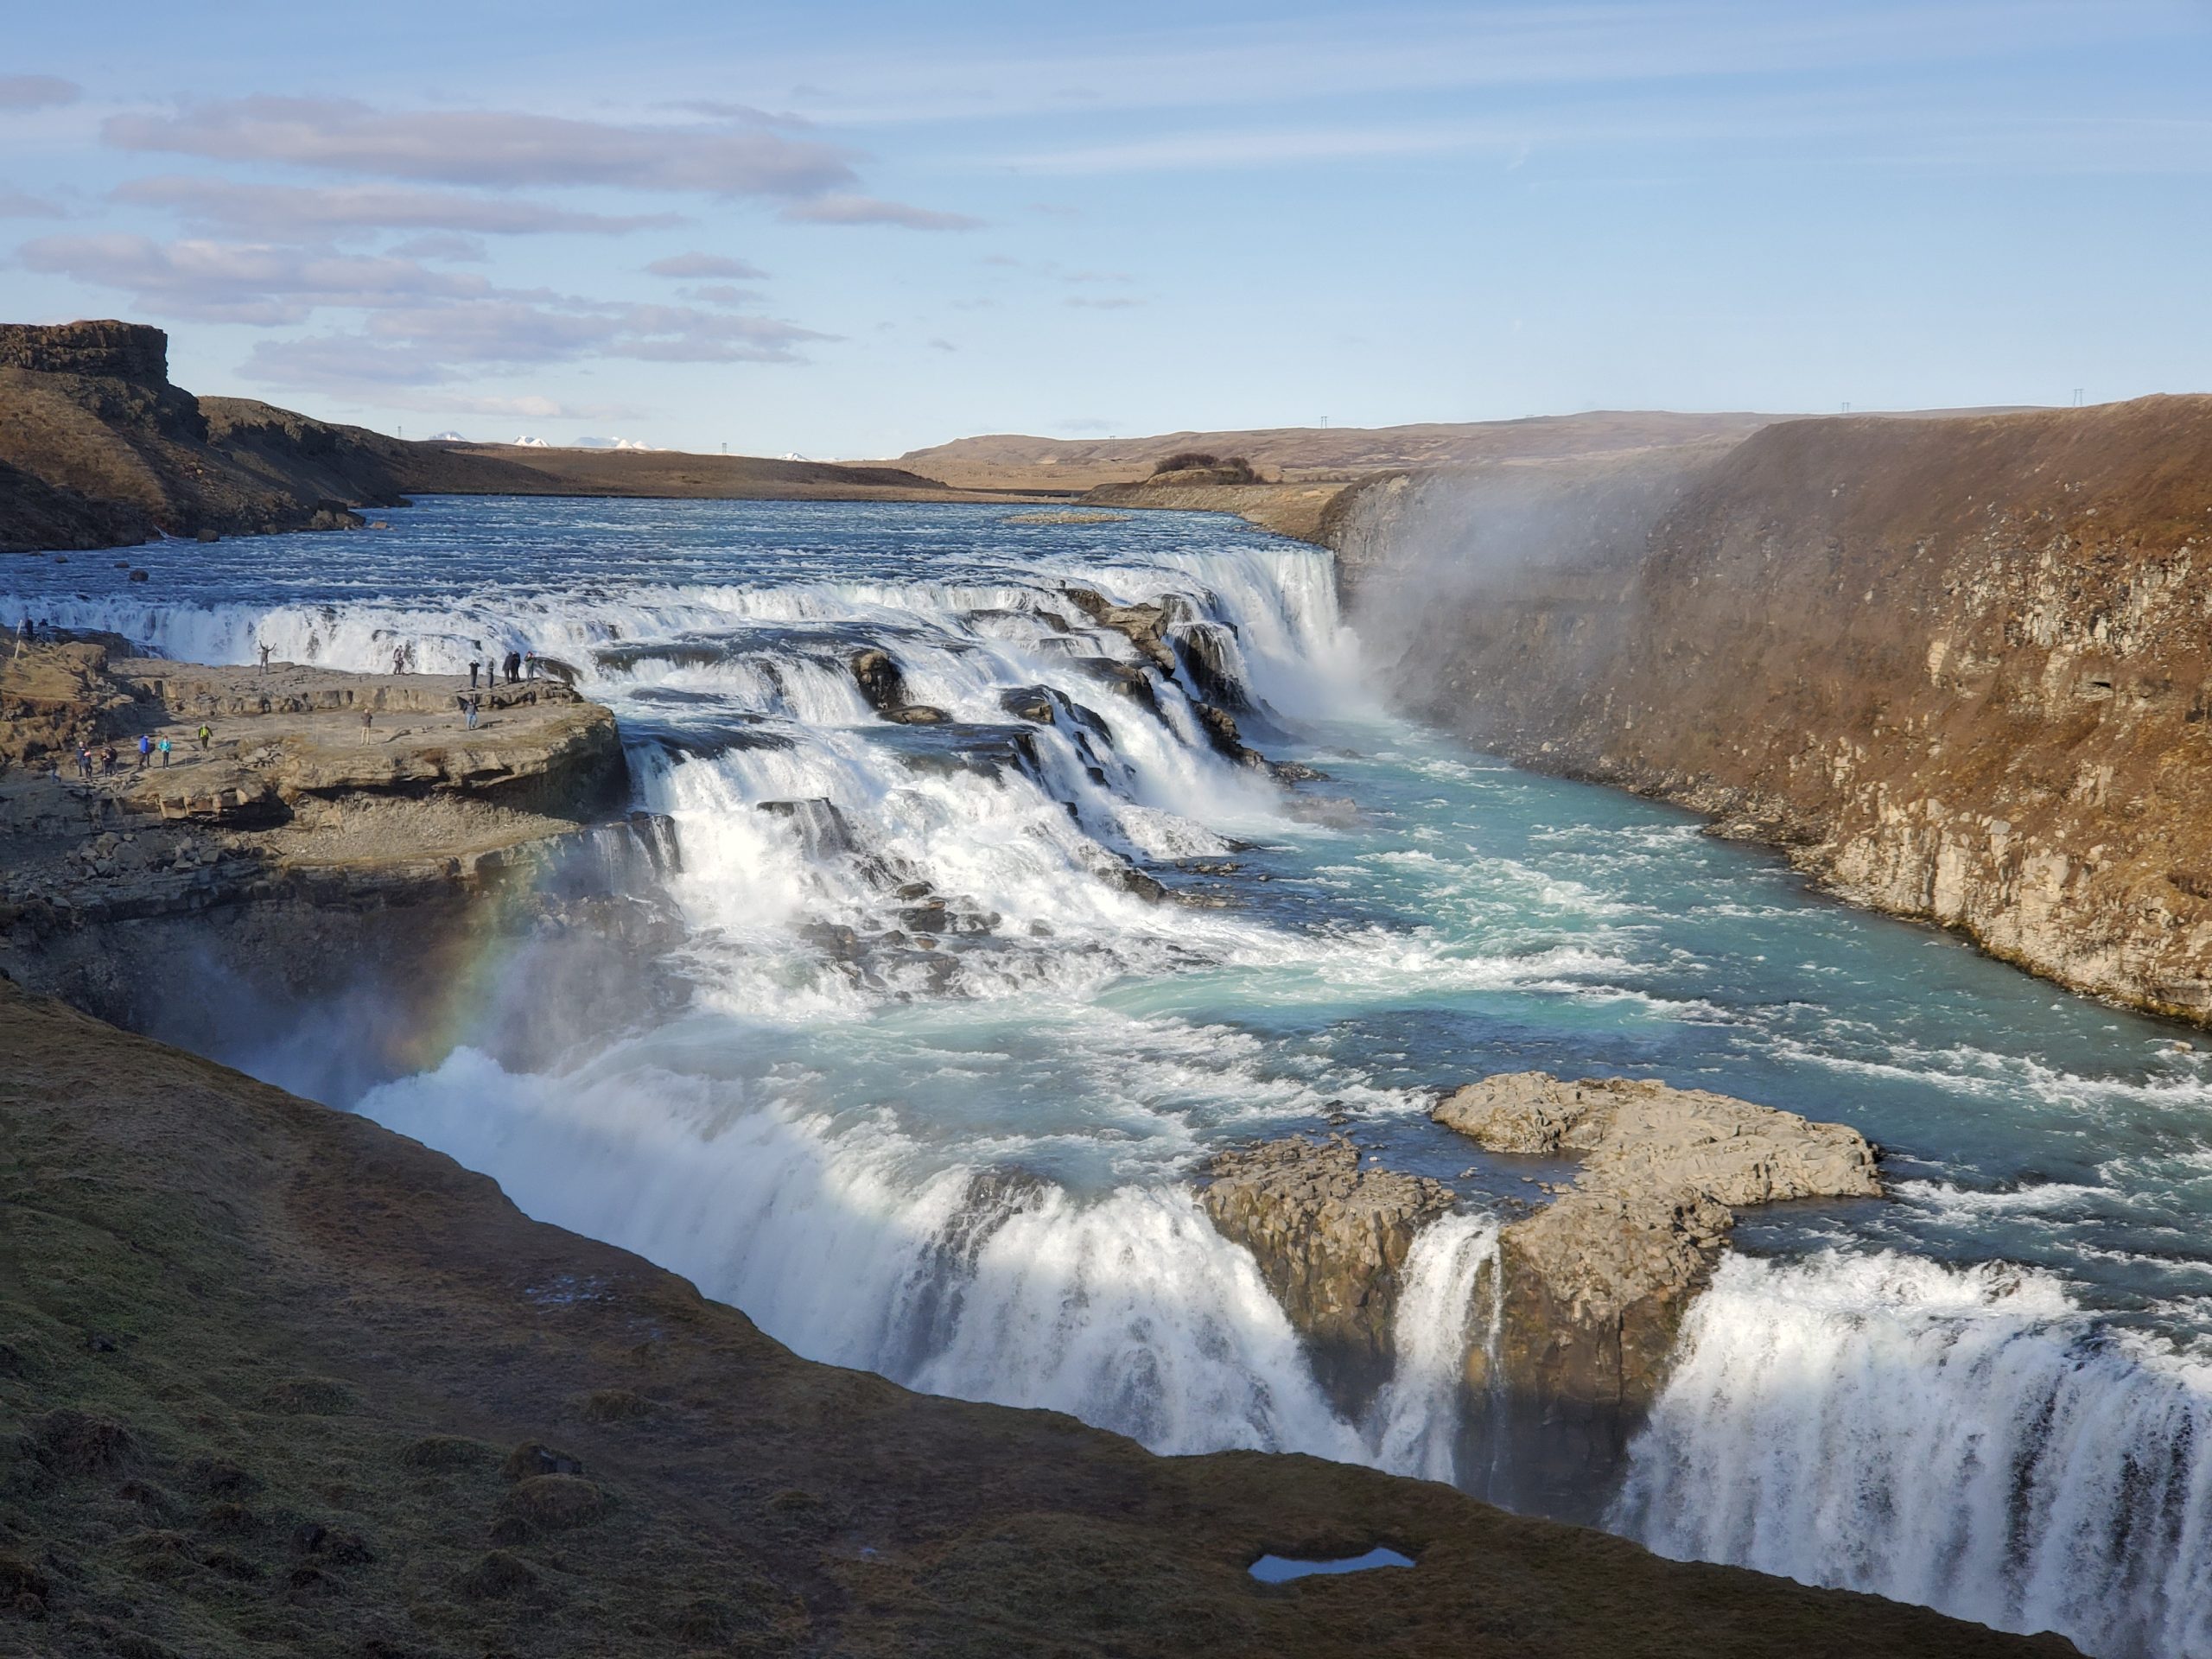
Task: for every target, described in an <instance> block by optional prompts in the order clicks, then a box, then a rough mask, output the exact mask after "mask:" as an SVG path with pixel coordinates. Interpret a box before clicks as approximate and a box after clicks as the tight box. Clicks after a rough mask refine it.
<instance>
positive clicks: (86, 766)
mask: <svg viewBox="0 0 2212 1659" xmlns="http://www.w3.org/2000/svg"><path fill="white" fill-rule="evenodd" d="M77 775H78V776H79V778H81V779H84V780H85V781H86V783H88V784H89V783H91V782H92V746H91V745H90V744H88V743H79V744H78V745H77Z"/></svg>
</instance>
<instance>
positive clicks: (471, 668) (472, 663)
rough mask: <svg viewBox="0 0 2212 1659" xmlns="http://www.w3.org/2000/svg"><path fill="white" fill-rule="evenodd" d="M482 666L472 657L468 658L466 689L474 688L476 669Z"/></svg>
mask: <svg viewBox="0 0 2212 1659" xmlns="http://www.w3.org/2000/svg"><path fill="white" fill-rule="evenodd" d="M482 666H483V664H481V663H480V662H478V661H477V660H476V659H475V658H474V657H472V658H469V659H468V689H469V690H472V691H474V690H475V689H476V671H477V670H478V669H480V668H481V667H482Z"/></svg>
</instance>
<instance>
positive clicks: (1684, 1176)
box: [1433, 1071, 1882, 1513]
mask: <svg viewBox="0 0 2212 1659" xmlns="http://www.w3.org/2000/svg"><path fill="white" fill-rule="evenodd" d="M1433 1116H1434V1117H1435V1118H1436V1121H1437V1122H1440V1123H1442V1124H1444V1125H1445V1126H1446V1128H1452V1129H1455V1130H1457V1131H1459V1133H1460V1134H1462V1135H1466V1136H1467V1137H1468V1138H1469V1139H1470V1140H1471V1141H1475V1142H1476V1143H1477V1144H1478V1145H1479V1146H1481V1147H1483V1148H1484V1150H1486V1151H1489V1152H1493V1153H1503V1154H1515V1155H1522V1156H1535V1157H1545V1158H1559V1157H1563V1156H1564V1157H1572V1158H1574V1159H1577V1160H1580V1164H1581V1169H1580V1173H1579V1174H1578V1175H1577V1177H1576V1179H1575V1180H1574V1182H1573V1185H1571V1186H1569V1187H1567V1189H1566V1190H1565V1191H1564V1192H1560V1193H1558V1194H1557V1195H1556V1196H1555V1197H1554V1198H1553V1200H1552V1202H1550V1203H1549V1204H1547V1205H1543V1206H1542V1207H1541V1208H1540V1209H1538V1210H1536V1211H1535V1212H1534V1213H1533V1214H1531V1215H1529V1216H1528V1217H1524V1218H1522V1219H1521V1220H1518V1221H1515V1222H1512V1223H1510V1224H1508V1225H1507V1226H1505V1227H1504V1228H1503V1230H1501V1231H1500V1233H1499V1235H1498V1257H1497V1274H1498V1275H1499V1283H1498V1284H1497V1286H1496V1287H1494V1291H1495V1294H1496V1295H1497V1307H1498V1313H1497V1333H1496V1341H1495V1346H1494V1348H1493V1349H1491V1350H1488V1351H1486V1350H1485V1349H1484V1348H1482V1347H1477V1348H1475V1349H1474V1350H1473V1351H1471V1352H1470V1353H1469V1355H1468V1373H1467V1376H1468V1383H1469V1385H1470V1387H1471V1389H1473V1390H1474V1391H1475V1393H1476V1394H1478V1395H1485V1394H1486V1395H1491V1396H1492V1397H1493V1398H1497V1399H1498V1400H1499V1401H1500V1402H1502V1403H1503V1406H1504V1407H1505V1410H1506V1415H1507V1421H1506V1423H1505V1424H1503V1425H1501V1426H1500V1432H1501V1433H1504V1434H1505V1435H1506V1436H1508V1437H1509V1438H1529V1439H1535V1440H1541V1443H1542V1445H1543V1446H1545V1448H1546V1451H1545V1455H1544V1457H1543V1458H1542V1459H1541V1464H1540V1465H1536V1466H1535V1467H1533V1468H1530V1469H1529V1470H1528V1471H1527V1472H1528V1474H1529V1476H1530V1477H1531V1478H1533V1479H1534V1481H1535V1483H1536V1488H1535V1490H1536V1491H1538V1492H1539V1493H1540V1494H1541V1497H1543V1498H1544V1499H1545V1500H1546V1501H1547V1502H1548V1506H1549V1507H1554V1508H1561V1507H1566V1508H1567V1512H1570V1513H1571V1512H1573V1510H1572V1507H1571V1506H1572V1505H1574V1504H1576V1503H1587V1502H1588V1499H1589V1495H1590V1494H1591V1493H1592V1491H1601V1490H1603V1489H1604V1487H1605V1483H1606V1480H1607V1478H1608V1476H1609V1475H1610V1474H1611V1471H1612V1470H1613V1469H1614V1468H1615V1467H1617V1466H1618V1461H1619V1459H1620V1456H1621V1453H1622V1452H1623V1451H1624V1449H1625V1447H1626V1446H1627V1441H1628V1436H1629V1435H1630V1433H1632V1432H1633V1431H1634V1429H1635V1427H1636V1426H1637V1423H1638V1422H1640V1421H1642V1419H1643V1414H1644V1412H1645V1411H1646V1409H1647V1408H1649V1405H1650V1402H1651V1401H1652V1399H1653V1398H1654V1396H1655V1395H1656V1394H1657V1393H1658V1390H1659V1388H1660V1385H1661V1384H1662V1383H1663V1382H1664V1381H1665V1380H1666V1376H1667V1368H1668V1363H1669V1355H1670V1354H1671V1352H1672V1351H1673V1348H1674V1342H1675V1332H1676V1330H1677V1329H1678V1327H1679V1326H1680V1325H1681V1319H1682V1315H1683V1313H1685V1312H1686V1311H1687V1310H1688V1306H1689V1304H1690V1301H1691V1300H1692V1299H1693V1298H1694V1296H1695V1295H1696V1294H1697V1293H1698V1292H1699V1291H1700V1289H1702V1288H1703V1287H1704V1286H1705V1283H1706V1281H1707V1279H1708V1278H1709V1277H1710V1276H1711V1274H1712V1271H1713V1264H1714V1262H1716V1261H1717V1260H1718V1258H1719V1254H1720V1250H1721V1248H1722V1246H1723V1244H1724V1243H1725V1241H1726V1237H1727V1235H1728V1231H1729V1230H1730V1229H1731V1228H1732V1226H1734V1224H1735V1219H1736V1218H1735V1211H1737V1210H1738V1209H1739V1208H1742V1207H1744V1206H1746V1205H1758V1204H1770V1203H1773V1202H1776V1201H1777V1200H1781V1199H1786V1198H1873V1197H1877V1196H1878V1195H1879V1194H1880V1192H1881V1190H1882V1187H1881V1182H1880V1179H1879V1178H1878V1176H1877V1175H1876V1173H1875V1150H1874V1148H1873V1147H1872V1146H1871V1145H1869V1144H1868V1142H1867V1141H1866V1137H1864V1136H1863V1135H1860V1134H1859V1132H1858V1131H1857V1130H1855V1129H1852V1128H1847V1127H1846V1126H1844V1125H1842V1124H1840V1123H1814V1122H1808V1121H1807V1120H1806V1119H1804V1118H1802V1117H1800V1116H1797V1115H1796V1113H1794V1112H1783V1111H1777V1110H1775V1109H1773V1108H1771V1107H1766V1106H1758V1105H1754V1104H1752V1103H1751V1102H1749V1101H1743V1100H1735V1099H1732V1098H1731V1097H1729V1096H1726V1095H1716V1094H1711V1093H1708V1092H1707V1091H1705V1090H1695V1089H1674V1088H1670V1087H1669V1086H1668V1085H1667V1084H1662V1083H1654V1082H1649V1081H1646V1080H1642V1079H1630V1078H1618V1077H1616V1078H1605V1079H1602V1080H1590V1081H1585V1082H1580V1083H1567V1082H1561V1081H1560V1080H1559V1079H1557V1078H1554V1077H1550V1076H1548V1075H1547V1074H1546V1073H1544V1072H1541V1071H1525V1072H1510V1073H1505V1074H1503V1075H1500V1076H1497V1077H1485V1078H1484V1079H1482V1080H1481V1081H1480V1082H1478V1083H1473V1084H1468V1085H1467V1086H1466V1087H1465V1088H1463V1089H1460V1090H1458V1091H1457V1092H1456V1093H1454V1094H1452V1095H1451V1096H1447V1097H1446V1099H1445V1100H1444V1101H1443V1102H1441V1103H1440V1104H1439V1105H1438V1106H1437V1107H1436V1109H1435V1111H1434V1113H1433ZM1478 1294H1480V1292H1479V1291H1478ZM1493 1368H1495V1369H1494V1370H1493Z"/></svg>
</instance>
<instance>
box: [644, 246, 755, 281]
mask: <svg viewBox="0 0 2212 1659" xmlns="http://www.w3.org/2000/svg"><path fill="white" fill-rule="evenodd" d="M645 270H646V271H647V273H648V274H650V275H652V276H654V277H729V278H730V279H732V280H733V281H735V282H741V283H758V282H763V281H766V278H767V275H768V273H767V272H766V271H765V270H759V269H758V268H756V267H755V266H753V265H751V264H747V263H746V261H744V260H742V259H732V258H730V257H728V256H727V255H725V254H719V253H676V254H671V255H670V256H669V257H667V258H665V259H656V260H654V261H653V262H652V264H650V265H647V266H646V267H645Z"/></svg>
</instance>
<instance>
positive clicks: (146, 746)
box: [138, 732, 154, 772]
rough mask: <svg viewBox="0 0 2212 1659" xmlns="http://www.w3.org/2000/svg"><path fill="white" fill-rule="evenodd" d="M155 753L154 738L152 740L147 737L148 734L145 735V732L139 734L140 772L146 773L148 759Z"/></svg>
mask: <svg viewBox="0 0 2212 1659" xmlns="http://www.w3.org/2000/svg"><path fill="white" fill-rule="evenodd" d="M153 752H154V740H153V739H152V738H150V737H149V736H147V735H146V734H145V733H143V732H141V733H139V734H138V770H139V771H141V772H143V771H145V770H146V759H147V757H148V756H149V755H150V754H152V753H153Z"/></svg>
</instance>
